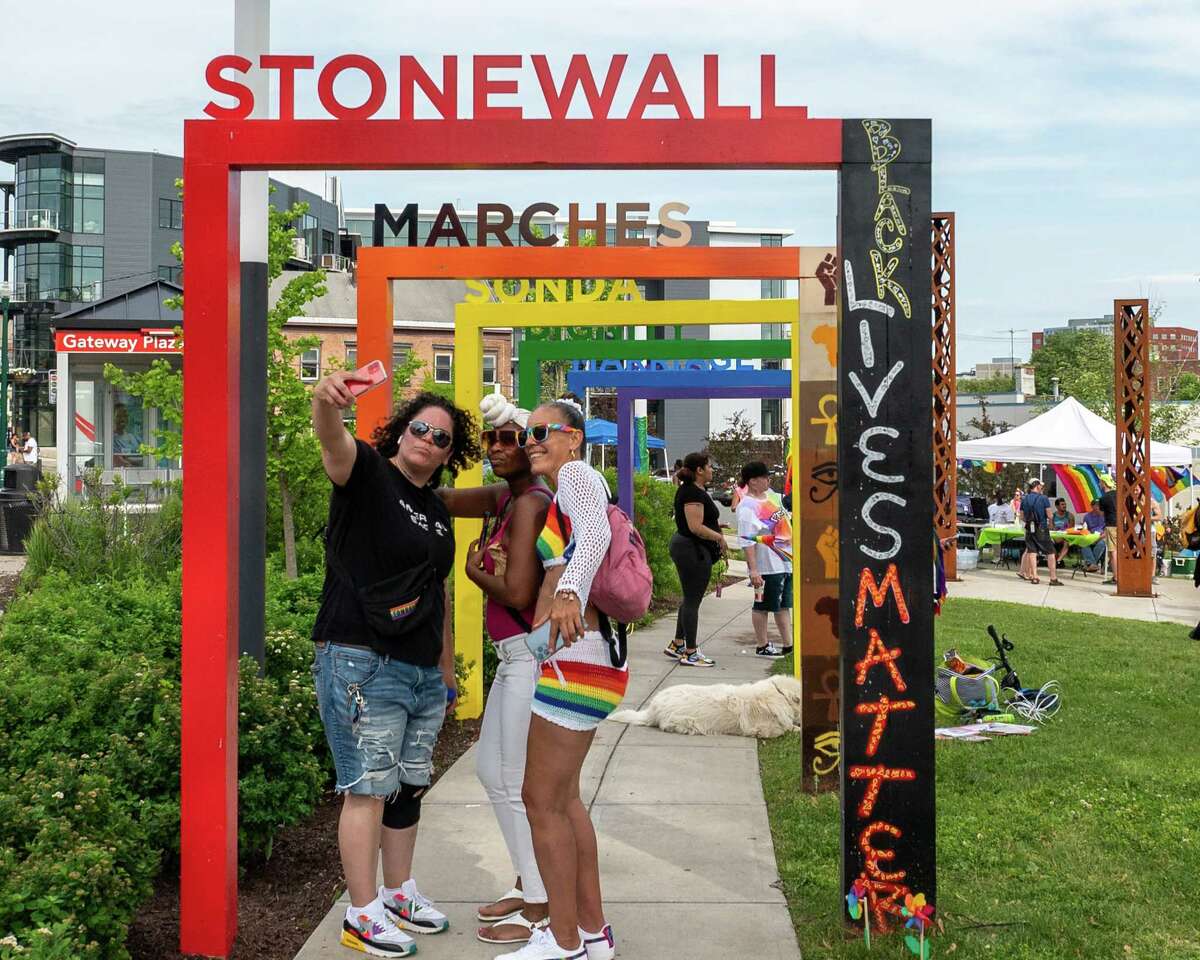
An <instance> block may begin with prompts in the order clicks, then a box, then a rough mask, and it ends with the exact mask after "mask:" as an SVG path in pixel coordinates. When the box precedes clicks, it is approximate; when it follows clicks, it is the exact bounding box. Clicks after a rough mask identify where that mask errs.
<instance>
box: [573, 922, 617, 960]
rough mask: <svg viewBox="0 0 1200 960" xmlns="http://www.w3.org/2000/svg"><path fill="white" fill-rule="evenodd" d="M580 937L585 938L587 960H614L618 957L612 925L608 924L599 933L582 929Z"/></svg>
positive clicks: (580, 929)
mask: <svg viewBox="0 0 1200 960" xmlns="http://www.w3.org/2000/svg"><path fill="white" fill-rule="evenodd" d="M579 936H580V937H582V938H583V946H584V949H585V950H587V960H613V957H615V956H616V955H617V941H616V938H615V937H613V929H612V924H611V923H606V924H605V925H604V929H603V930H601V931H600V932H599V933H588V932H587V931H586V930H584V929H583V927H580V928H579Z"/></svg>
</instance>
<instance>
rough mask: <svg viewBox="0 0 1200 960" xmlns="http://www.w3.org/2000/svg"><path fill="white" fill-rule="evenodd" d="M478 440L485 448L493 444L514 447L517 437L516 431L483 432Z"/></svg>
mask: <svg viewBox="0 0 1200 960" xmlns="http://www.w3.org/2000/svg"><path fill="white" fill-rule="evenodd" d="M479 439H480V440H481V441H482V443H483V445H484V446H485V447H490V446H491V445H492V444H493V443H498V444H500V446H502V447H515V446H516V445H517V441H518V436H517V431H516V430H484V431H483V432H482V433H480V434H479Z"/></svg>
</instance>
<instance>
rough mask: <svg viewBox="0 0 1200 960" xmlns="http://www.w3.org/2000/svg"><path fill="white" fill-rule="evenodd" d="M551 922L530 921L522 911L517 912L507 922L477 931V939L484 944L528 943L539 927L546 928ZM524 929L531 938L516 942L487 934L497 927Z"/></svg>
mask: <svg viewBox="0 0 1200 960" xmlns="http://www.w3.org/2000/svg"><path fill="white" fill-rule="evenodd" d="M549 922H550V921H549V920H530V919H528V918H527V917H526V916H525V914H523V913H521V911H519V910H518V911H517V913H516V916H512V917H509V918H508V919H507V920H501V921H499V922H498V923H492V924H489V925H488V926H486V927H483V928H482V929H480V930H476V931H475V939H476V940H479V941H481V942H482V943H528V942H529V937H532V936H533V931H534V930H537V929H538V928H539V927H544V926H546V925H547V924H548V923H549ZM507 926H513V927H524V928H525V929H526V930H527V931H529V937H517V938H516V939H515V940H514V939H512V938H505V937H489V936H488V935H487V932H488V931H489V930H492V929H493V928H495V927H507Z"/></svg>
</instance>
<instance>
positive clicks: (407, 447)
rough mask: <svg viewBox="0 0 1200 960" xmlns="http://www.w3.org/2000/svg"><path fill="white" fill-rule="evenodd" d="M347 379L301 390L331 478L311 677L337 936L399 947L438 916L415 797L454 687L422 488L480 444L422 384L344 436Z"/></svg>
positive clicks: (443, 572)
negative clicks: (327, 766)
mask: <svg viewBox="0 0 1200 960" xmlns="http://www.w3.org/2000/svg"><path fill="white" fill-rule="evenodd" d="M348 381H349V383H348ZM353 386H354V381H353V373H352V372H351V371H338V372H335V373H332V374H330V375H329V376H327V377H325V378H324V379H323V380H322V381H321V382H320V383H319V384H317V386H316V389H315V390H314V391H313V427H314V429H315V431H316V434H317V439H318V440H319V441H320V444H321V460H322V463H323V464H324V467H325V472H326V473H327V474H328V475H329V479H330V480H331V481H333V493H332V495H331V497H330V501H329V522H328V525H327V527H326V530H327V533H326V549H325V557H326V571H325V585H324V588H323V589H322V592H321V608H320V610H319V612H318V613H317V619H316V623H315V624H314V626H313V640H314V641H315V642H316V656H315V659H314V663H313V675H314V677H315V680H316V688H317V704H318V707H319V709H320V712H321V720H322V722H323V724H324V726H325V737H326V739H327V740H328V742H329V749H330V751H331V752H332V753H333V760H334V766H335V768H336V771H337V786H336V789H337V791H338V792H339V793H341V794H343V798H344V799H343V802H342V812H341V816H340V819H339V822H338V847H339V850H340V852H341V859H342V869H343V871H344V872H345V876H346V886H347V887H348V892H349V897H350V905H349V906H348V907H347V908H346V915H345V918H344V919H343V922H342V936H341V942H342V943H343V944H344V945H345V946H348V947H352V948H354V949H356V950H359V951H362V952H364V953H369V954H373V955H375V956H407V955H408V954H410V953H413V952H414V951H415V950H416V944H415V943H414V942H413V940H412V938H411V937H410V936H408V934H407V933H406V932H405V931H408V932H415V933H440V932H442V931H443V930H445V929H446V928H447V927H448V925H449V924H448V922H447V920H446V917H445V915H444V914H442V913H441V912H440V911H438V910H437V909H436V908H435V907H434V905H433V904H432V903H431V902H430V901H429V900H428V899H427V898H426V897H425V896H423V895H422V894H421V892H420V891H419V890H418V889H417V885H416V882H415V880H414V879H413V877H412V861H413V848H414V845H415V843H416V837H417V821H418V820H419V819H420V815H421V797H422V795H423V794H424V793H425V792H426V790H428V788H429V781H430V775H431V773H432V759H433V749H434V746H435V744H436V743H437V736H438V732H439V731H440V730H441V727H442V721H443V720H444V718H445V715H446V711H447V710H448V709H449V708H450V706H452V704H453V700H454V697H455V694H456V690H455V681H454V645H453V640H452V637H451V634H450V629H449V620H448V611H447V604H446V592H445V583H446V577H447V576H448V575H449V573H450V570H451V568H452V566H453V564H454V536H453V533H452V531H451V528H450V517H449V515H448V514H447V512H446V508H445V506H444V505H443V504H442V501H441V500H440V499H439V498H438V496H437V494H436V493H435V492H434V491H435V488H436V486H437V483H438V481H439V479H440V478H441V475H442V471H443V469H444V468H445V469H449V471H450V473H451V474H452V475H453V474H456V473H457V472H458V470H460V469H461V468H462V467H464V466H466V464H467V463H468V462H469V461H470V460H472V459H476V458H478V456H479V448H478V446H477V444H476V436H477V435H476V433H475V426H474V422H473V420H472V418H471V417H470V415H468V414H466V413H464V412H463V411H461V410H459V409H458V408H457V407H455V406H454V405H453V404H452V403H450V402H449V401H448V400H445V399H443V398H441V397H439V396H436V395H434V394H429V393H422V394H418V395H417V396H416V397H414V398H413V399H412V400H409V401H408V402H406V403H405V404H404V405H403V406H402V407H400V408H399V409H398V410H397V411H396V412H395V414H394V415H393V416H392V418H391V419H390V420H388V421H387V423H385V424H384V425H383V426H381V427H379V429H377V430H376V431H375V435H374V437H373V438H372V443H370V444H368V443H365V442H364V441H362V440H356V439H355V438H354V437H352V436H351V435H350V434H349V433H348V432H347V431H346V427H345V425H344V424H343V421H342V411H343V410H346V409H348V408H349V407H351V406H353V405H354V402H355V392H354V390H353V389H352V388H353ZM381 850H382V853H383V886H382V887H376V885H375V881H376V871H377V869H378V864H379V858H380V851H381Z"/></svg>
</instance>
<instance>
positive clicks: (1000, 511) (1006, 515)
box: [988, 490, 1017, 527]
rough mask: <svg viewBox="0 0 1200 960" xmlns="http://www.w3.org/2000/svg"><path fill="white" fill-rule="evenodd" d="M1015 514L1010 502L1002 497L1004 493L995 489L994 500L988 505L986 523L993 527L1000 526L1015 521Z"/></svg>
mask: <svg viewBox="0 0 1200 960" xmlns="http://www.w3.org/2000/svg"><path fill="white" fill-rule="evenodd" d="M1016 522H1017V515H1016V514H1015V513H1013V508H1012V504H1011V503H1009V502H1008V501H1007V500H1005V499H1004V494H1003V493H1002V492H1001V491H999V490H997V491H996V502H995V503H993V504H992V505H991V506H989V507H988V523H990V524H991V525H992V526H993V527H1002V526H1004V525H1006V524H1011V523H1016Z"/></svg>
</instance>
